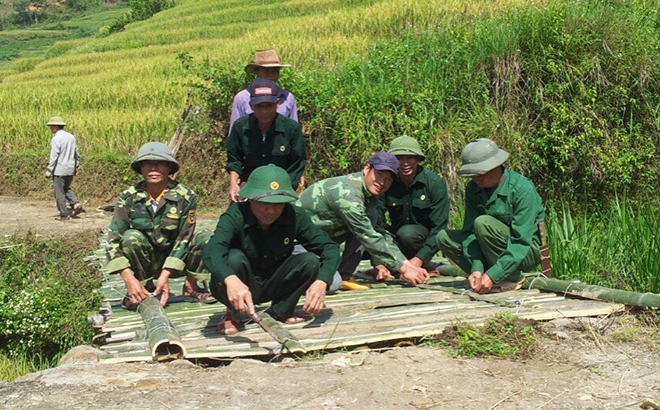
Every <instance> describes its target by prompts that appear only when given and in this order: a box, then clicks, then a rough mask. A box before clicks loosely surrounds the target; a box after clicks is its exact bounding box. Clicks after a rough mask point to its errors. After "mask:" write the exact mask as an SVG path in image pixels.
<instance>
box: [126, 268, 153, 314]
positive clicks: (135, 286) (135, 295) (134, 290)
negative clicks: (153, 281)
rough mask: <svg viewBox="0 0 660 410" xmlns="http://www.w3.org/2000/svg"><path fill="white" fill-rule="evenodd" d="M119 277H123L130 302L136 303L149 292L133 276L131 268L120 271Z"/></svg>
mask: <svg viewBox="0 0 660 410" xmlns="http://www.w3.org/2000/svg"><path fill="white" fill-rule="evenodd" d="M121 278H122V279H124V283H125V284H126V293H127V294H128V298H129V299H130V301H131V303H134V304H136V305H137V304H139V303H140V302H142V301H143V300H144V299H146V298H147V296H149V292H147V289H145V287H144V286H143V285H142V282H140V281H139V280H137V279H136V278H135V276H133V271H132V270H131V268H126V269H124V270H123V271H121Z"/></svg>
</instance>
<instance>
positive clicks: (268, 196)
mask: <svg viewBox="0 0 660 410" xmlns="http://www.w3.org/2000/svg"><path fill="white" fill-rule="evenodd" d="M238 194H239V195H240V196H242V197H243V198H247V199H252V200H255V201H258V202H270V203H283V202H293V201H295V200H296V199H298V195H297V194H296V191H294V190H293V189H292V188H291V178H290V177H289V174H287V173H286V171H285V170H283V169H282V168H280V167H278V166H275V165H274V164H268V165H264V166H262V167H259V168H257V169H255V170H254V171H252V173H251V174H250V177H249V178H248V181H247V184H245V186H244V187H243V188H242V189H241V190H240V191H239V192H238Z"/></svg>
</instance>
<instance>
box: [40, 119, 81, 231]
mask: <svg viewBox="0 0 660 410" xmlns="http://www.w3.org/2000/svg"><path fill="white" fill-rule="evenodd" d="M46 125H48V126H49V127H50V130H51V132H52V133H53V138H52V139H51V140H50V160H49V161H48V167H47V168H46V178H51V177H52V178H53V185H54V186H55V201H56V202H57V209H58V210H59V211H60V216H59V219H61V220H68V219H71V217H72V216H76V215H78V214H80V213H82V212H85V210H84V209H83V207H82V205H80V203H79V202H78V198H76V194H74V193H73V190H72V189H71V183H72V182H73V177H74V175H76V173H77V172H78V168H80V155H78V144H77V143H76V138H75V137H74V136H73V135H72V134H70V133H68V132H66V131H64V127H65V126H66V123H65V122H64V120H63V119H62V118H61V117H52V118H51V119H49V120H48V123H47V124H46ZM67 202H68V203H69V204H70V205H71V210H69V208H68V207H67Z"/></svg>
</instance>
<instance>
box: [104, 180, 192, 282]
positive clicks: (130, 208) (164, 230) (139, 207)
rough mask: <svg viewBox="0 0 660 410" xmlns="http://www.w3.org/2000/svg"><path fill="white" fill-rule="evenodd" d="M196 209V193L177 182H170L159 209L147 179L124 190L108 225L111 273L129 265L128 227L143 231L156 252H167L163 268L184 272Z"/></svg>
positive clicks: (109, 266)
mask: <svg viewBox="0 0 660 410" xmlns="http://www.w3.org/2000/svg"><path fill="white" fill-rule="evenodd" d="M196 209H197V198H196V196H195V193H194V192H193V191H192V190H191V189H189V188H187V187H186V186H184V185H183V184H180V183H178V182H177V181H170V182H169V183H168V185H167V188H166V189H165V192H164V193H163V198H162V199H161V201H160V202H159V204H158V207H157V209H156V212H154V211H153V208H152V206H151V202H150V200H149V194H148V193H147V188H146V183H145V182H144V181H142V182H139V183H138V184H137V185H135V186H133V187H131V188H128V189H127V190H126V191H124V192H122V194H121V195H119V198H118V199H117V203H116V204H115V212H114V215H113V216H112V221H111V222H110V227H109V228H108V259H109V263H108V273H115V272H121V271H122V270H124V269H126V268H128V267H130V264H129V261H128V259H127V258H126V257H125V256H124V254H123V251H122V235H123V234H124V232H126V230H128V229H137V230H138V231H140V232H142V233H143V234H144V235H145V236H146V238H147V240H148V241H149V243H150V244H151V246H153V248H154V252H160V253H161V254H165V255H168V256H167V258H166V259H165V264H164V265H163V269H170V270H176V271H183V270H184V268H185V263H184V262H183V259H184V258H185V256H186V255H187V253H188V251H189V250H190V244H191V241H192V238H193V234H194V233H195V225H196V222H197V220H196Z"/></svg>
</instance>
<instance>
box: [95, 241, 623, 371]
mask: <svg viewBox="0 0 660 410" xmlns="http://www.w3.org/2000/svg"><path fill="white" fill-rule="evenodd" d="M91 260H92V261H94V260H95V261H96V262H98V263H99V266H100V267H101V268H102V266H103V263H104V256H103V254H102V252H101V251H99V252H98V253H97V254H96V255H95V256H94V257H91ZM361 267H362V268H363V269H364V268H366V265H365V266H361ZM171 282H172V283H171V289H172V291H173V295H172V296H170V302H169V304H168V306H166V307H165V309H164V310H163V309H160V310H161V311H164V312H165V314H164V315H162V316H161V317H160V319H158V318H156V319H154V318H153V317H149V318H145V317H143V315H141V314H140V312H130V311H127V310H124V309H122V308H121V299H122V298H123V296H124V294H125V288H124V284H123V281H122V280H121V278H120V277H119V275H112V276H111V277H109V278H108V279H107V280H106V281H105V283H104V285H103V286H102V288H101V289H100V291H101V292H102V293H103V295H104V302H103V306H102V307H101V309H100V312H99V314H98V315H96V316H95V317H94V318H93V319H94V320H93V321H92V322H93V323H94V325H95V327H96V329H97V338H98V339H100V341H101V342H102V346H101V349H102V350H103V351H104V352H105V354H104V355H103V356H102V357H101V362H103V363H118V362H135V361H153V360H169V359H173V358H187V359H201V358H207V359H219V360H226V359H232V358H238V357H261V358H264V357H272V356H274V355H277V354H281V353H287V351H286V350H283V348H282V345H281V344H279V343H278V342H276V341H274V340H273V339H272V338H271V336H269V335H268V334H267V333H266V332H264V331H263V330H262V329H261V328H260V327H259V326H258V325H257V324H254V323H248V324H247V325H246V328H245V330H244V331H241V332H239V333H238V334H235V335H232V336H222V335H219V334H217V333H216V331H215V327H216V325H217V324H218V322H219V321H220V319H221V318H222V316H223V315H224V313H225V307H224V306H223V305H222V304H220V303H217V304H213V305H204V304H199V303H190V302H185V301H184V300H183V297H182V296H181V295H180V290H181V288H182V284H183V279H182V278H181V279H173V280H172V281H171ZM528 285H530V284H529V283H528ZM531 285H534V286H531ZM531 285H530V286H527V287H526V288H525V289H521V290H514V291H508V292H501V293H493V294H488V295H476V294H474V293H473V292H470V291H468V290H466V289H465V287H466V282H465V279H464V278H459V277H445V276H443V277H439V278H432V280H431V281H430V282H429V284H427V285H425V286H421V287H408V286H403V285H402V284H399V283H396V282H395V283H378V284H373V285H372V288H371V289H369V290H366V291H340V292H338V293H337V294H334V295H330V296H328V297H327V298H326V306H327V308H326V309H324V310H323V311H322V312H321V313H320V314H318V315H316V316H315V317H308V319H307V320H306V321H305V322H304V323H300V324H293V325H281V326H282V327H283V328H284V329H286V330H287V331H288V332H290V333H291V334H292V335H293V336H294V337H295V338H296V339H297V340H296V343H299V344H300V345H301V346H303V347H304V350H305V351H306V352H314V351H327V350H333V349H340V348H353V347H357V346H365V345H366V346H369V345H373V344H379V345H382V344H384V343H390V344H394V343H395V342H397V341H401V340H407V339H413V338H422V337H427V336H433V335H438V334H440V333H442V331H443V330H444V328H445V327H447V326H448V325H450V324H451V323H452V322H455V321H457V320H463V321H466V322H471V323H482V322H484V321H485V320H486V319H488V318H489V317H491V316H493V315H495V314H497V313H500V312H511V313H512V314H514V315H516V316H518V317H521V318H528V319H534V320H550V319H554V318H561V317H568V318H571V317H582V316H599V315H609V314H612V313H614V312H617V311H620V310H622V309H623V308H624V305H623V304H620V303H612V302H605V301H599V300H592V299H584V298H580V297H576V296H575V295H571V293H574V292H572V291H570V292H564V293H561V292H546V291H542V290H539V289H535V287H537V286H538V282H537V283H532V284H531ZM303 303H304V299H301V301H300V302H299V304H298V307H299V308H300V307H301V306H302V305H303ZM266 307H267V305H260V306H258V309H259V310H261V309H264V308H266ZM140 310H144V309H140ZM146 310H149V311H152V312H156V311H157V310H158V309H155V310H154V309H146ZM299 313H300V314H301V315H305V314H304V313H303V312H302V311H300V312H299Z"/></svg>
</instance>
